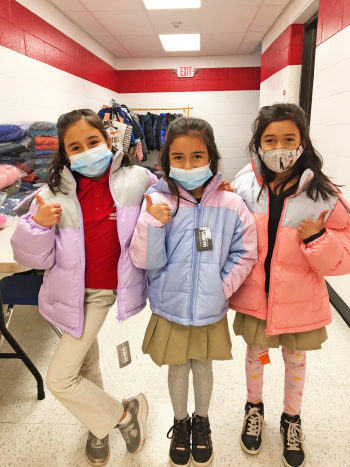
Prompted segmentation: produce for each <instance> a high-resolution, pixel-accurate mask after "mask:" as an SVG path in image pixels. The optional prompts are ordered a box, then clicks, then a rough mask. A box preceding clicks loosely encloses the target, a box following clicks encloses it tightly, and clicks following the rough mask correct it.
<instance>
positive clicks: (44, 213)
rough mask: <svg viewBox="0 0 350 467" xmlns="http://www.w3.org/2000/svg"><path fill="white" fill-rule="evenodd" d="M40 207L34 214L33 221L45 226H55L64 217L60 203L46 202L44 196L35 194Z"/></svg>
mask: <svg viewBox="0 0 350 467" xmlns="http://www.w3.org/2000/svg"><path fill="white" fill-rule="evenodd" d="M34 196H35V198H36V200H37V203H38V205H39V208H38V210H37V212H36V213H35V215H34V216H33V221H34V222H36V223H37V224H38V225H41V226H43V227H53V226H54V225H56V224H58V223H59V222H60V220H61V217H62V209H61V205H60V204H59V203H51V204H45V203H44V201H43V199H42V197H41V196H40V195H38V194H34Z"/></svg>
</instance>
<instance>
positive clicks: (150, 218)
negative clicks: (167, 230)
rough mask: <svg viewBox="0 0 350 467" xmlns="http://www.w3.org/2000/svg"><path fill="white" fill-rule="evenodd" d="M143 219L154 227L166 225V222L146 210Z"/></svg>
mask: <svg viewBox="0 0 350 467" xmlns="http://www.w3.org/2000/svg"><path fill="white" fill-rule="evenodd" d="M142 220H143V221H144V223H145V224H147V225H150V226H152V227H158V228H161V227H164V224H163V223H162V222H159V221H157V219H155V218H154V217H153V216H151V214H148V212H146V211H144V212H143V215H142Z"/></svg>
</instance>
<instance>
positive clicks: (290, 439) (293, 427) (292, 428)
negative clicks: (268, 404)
mask: <svg viewBox="0 0 350 467" xmlns="http://www.w3.org/2000/svg"><path fill="white" fill-rule="evenodd" d="M285 421H286V422H287V423H289V427H288V431H287V446H288V447H287V450H288V451H300V449H301V443H302V441H304V439H305V435H304V433H303V430H302V428H301V425H300V420H299V421H297V422H290V421H289V420H287V419H285Z"/></svg>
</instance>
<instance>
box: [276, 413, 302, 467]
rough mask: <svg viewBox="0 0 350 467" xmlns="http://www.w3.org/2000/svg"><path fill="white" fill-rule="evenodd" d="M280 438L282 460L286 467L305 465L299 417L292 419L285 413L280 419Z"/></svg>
mask: <svg viewBox="0 0 350 467" xmlns="http://www.w3.org/2000/svg"><path fill="white" fill-rule="evenodd" d="M281 436H282V440H283V454H282V460H283V462H284V465H286V466H287V467H302V466H303V465H305V452H304V450H303V441H304V439H305V436H304V434H303V431H302V429H301V420H300V416H299V415H295V416H294V417H292V416H291V415H288V414H286V413H283V414H282V417H281Z"/></svg>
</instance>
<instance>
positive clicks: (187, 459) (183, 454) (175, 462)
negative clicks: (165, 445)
mask: <svg viewBox="0 0 350 467" xmlns="http://www.w3.org/2000/svg"><path fill="white" fill-rule="evenodd" d="M171 432H172V434H171V436H169V435H170V433H171ZM167 437H168V438H169V439H171V444H170V451H169V457H170V465H172V466H173V467H178V466H179V467H188V466H189V465H190V464H191V419H190V417H189V416H187V418H184V419H183V420H177V419H176V418H174V425H173V426H172V427H171V428H170V430H169V431H168V434H167Z"/></svg>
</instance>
